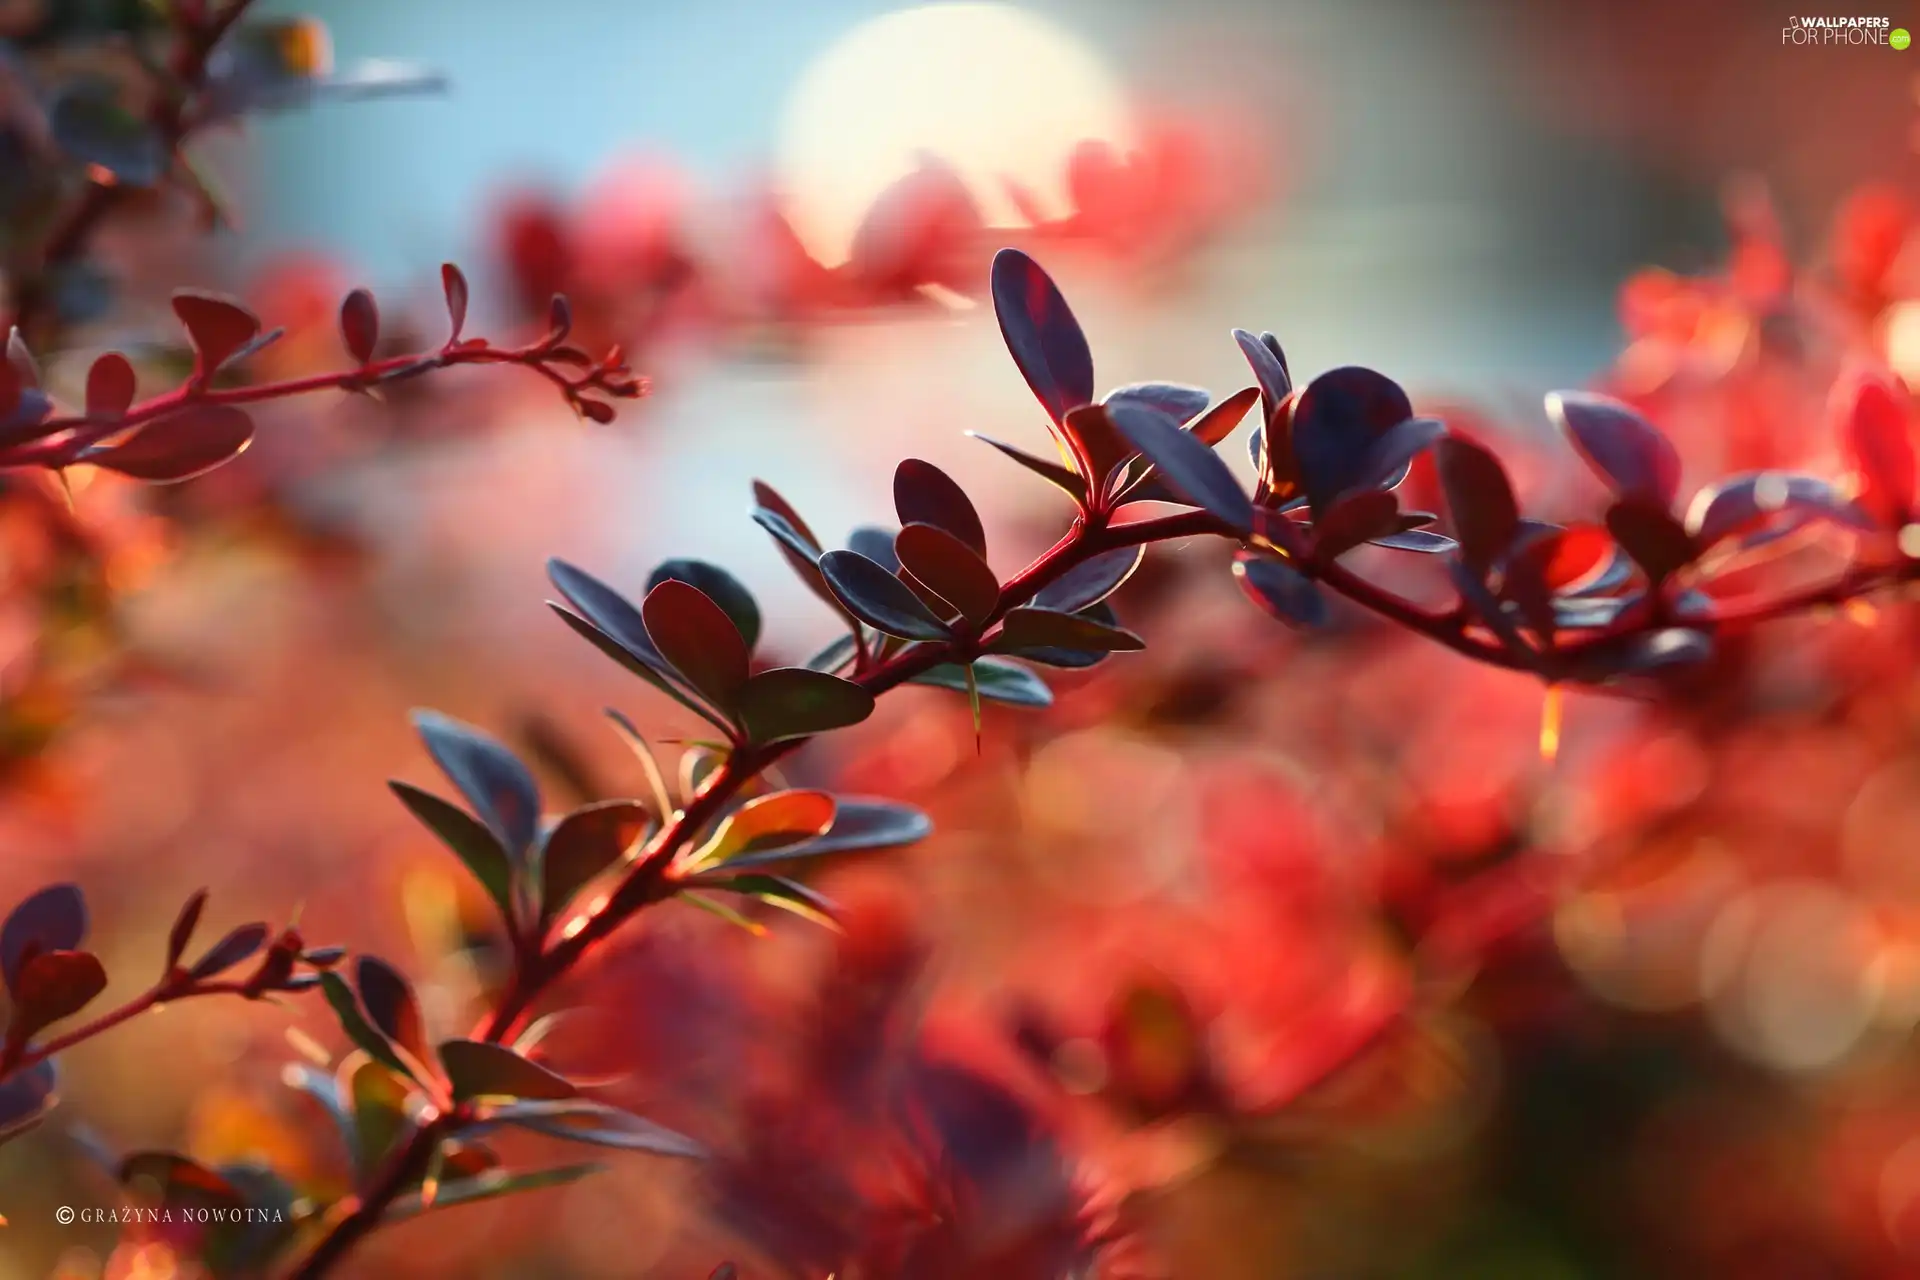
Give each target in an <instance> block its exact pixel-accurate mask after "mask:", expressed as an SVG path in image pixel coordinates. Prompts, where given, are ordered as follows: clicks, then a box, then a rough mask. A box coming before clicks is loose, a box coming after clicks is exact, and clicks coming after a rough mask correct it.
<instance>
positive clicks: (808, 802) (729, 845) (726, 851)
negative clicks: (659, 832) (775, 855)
mask: <svg viewBox="0 0 1920 1280" xmlns="http://www.w3.org/2000/svg"><path fill="white" fill-rule="evenodd" d="M836 807H837V806H836V805H835V802H834V799H833V797H832V796H830V795H828V794H827V793H826V792H824V791H777V792H775V793H774V794H772V795H768V796H759V797H756V798H755V799H752V800H749V801H747V802H746V803H745V804H743V805H741V806H740V807H739V808H738V809H736V810H734V811H733V812H732V813H731V814H729V815H728V816H727V817H726V818H725V819H724V820H722V821H721V823H720V825H719V827H717V828H716V829H715V830H714V833H713V836H712V837H711V838H710V839H709V840H708V841H707V842H706V844H705V845H703V846H702V847H701V848H700V850H699V851H698V852H697V853H696V854H695V855H694V856H693V857H692V858H691V859H690V860H689V861H690V862H691V863H692V865H694V866H707V865H711V864H713V863H718V862H726V861H728V860H730V859H732V858H736V857H742V856H744V855H747V854H752V853H763V852H765V851H766V850H769V849H778V848H782V847H783V846H786V845H791V844H799V843H801V842H803V841H807V840H812V839H814V838H816V837H818V836H821V835H824V834H825V833H826V831H827V829H828V828H829V827H831V826H832V825H833V817H834V813H835V810H836Z"/></svg>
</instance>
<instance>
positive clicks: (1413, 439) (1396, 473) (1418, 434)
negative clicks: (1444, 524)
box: [1358, 418, 1447, 489]
mask: <svg viewBox="0 0 1920 1280" xmlns="http://www.w3.org/2000/svg"><path fill="white" fill-rule="evenodd" d="M1446 435H1447V424H1446V423H1444V422H1442V421H1440V420H1439V419H1438V418H1408V419H1407V420H1406V421H1405V422H1402V423H1401V424H1400V425H1399V426H1397V427H1389V428H1388V429H1387V431H1386V433H1385V434H1384V435H1382V436H1380V437H1379V438H1378V439H1376V440H1375V441H1374V442H1373V447H1372V448H1371V449H1369V450H1368V451H1367V460H1366V464H1365V466H1364V468H1363V474H1364V478H1363V479H1362V480H1361V482H1360V485H1359V486H1358V487H1360V488H1363V489H1397V488H1399V487H1400V486H1401V485H1402V484H1404V483H1405V482H1406V479H1407V476H1408V475H1410V474H1411V473H1412V471H1413V460H1414V459H1415V458H1417V457H1419V456H1420V455H1421V454H1422V453H1424V452H1426V451H1427V450H1428V449H1429V448H1431V447H1433V446H1434V445H1435V444H1437V443H1439V442H1440V441H1441V440H1443V439H1445V438H1446Z"/></svg>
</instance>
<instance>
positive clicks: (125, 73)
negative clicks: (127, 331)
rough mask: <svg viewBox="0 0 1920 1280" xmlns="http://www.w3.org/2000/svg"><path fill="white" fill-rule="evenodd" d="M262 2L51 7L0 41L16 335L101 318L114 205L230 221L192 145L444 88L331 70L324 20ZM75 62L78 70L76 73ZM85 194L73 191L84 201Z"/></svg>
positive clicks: (417, 73) (3, 173)
mask: <svg viewBox="0 0 1920 1280" xmlns="http://www.w3.org/2000/svg"><path fill="white" fill-rule="evenodd" d="M250 7H251V0H160V2H157V3H156V2H153V0H123V2H111V0H110V2H105V3H80V4H59V5H51V6H44V11H43V12H42V14H41V16H40V18H39V20H38V21H37V22H32V23H30V24H29V25H28V26H26V27H25V28H23V29H20V30H18V31H14V32H11V33H10V34H11V35H12V37H13V42H12V43H0V103H4V104H5V107H4V109H3V111H4V113H3V114H0V155H4V156H5V157H6V163H5V164H4V165H0V226H4V227H6V228H8V230H9V231H10V232H17V231H20V230H25V231H26V232H27V234H26V235H24V236H18V235H9V236H8V239H7V241H6V250H7V252H8V255H9V263H8V276H9V278H10V280H11V281H12V283H13V291H14V301H13V307H14V314H13V317H12V322H13V324H14V325H15V326H16V327H19V328H22V329H25V330H27V331H28V332H29V333H33V334H35V335H36V336H44V334H42V333H41V330H42V328H43V324H42V322H43V321H45V320H57V321H58V322H60V323H63V324H69V325H70V324H81V323H85V322H87V321H89V320H93V319H97V318H99V317H100V316H101V315H102V314H104V313H105V311H106V309H107V308H108V307H109V306H110V305H111V302H112V299H113V288H112V282H111V281H110V280H109V279H108V278H107V276H106V275H105V273H104V271H103V269H102V268H101V267H100V266H99V265H98V264H96V263H94V262H93V261H91V260H90V259H89V258H88V256H87V254H86V249H87V247H88V237H89V233H90V232H91V230H92V228H93V226H94V225H95V224H96V223H98V222H99V221H100V220H101V219H102V218H103V217H105V216H106V214H107V213H108V211H109V207H110V206H111V205H113V204H116V203H119V202H121V201H123V200H125V199H127V198H128V197H130V196H132V195H136V194H140V193H150V192H157V191H165V190H178V191H183V192H185V193H187V194H188V195H189V196H190V197H191V198H192V199H193V200H195V201H196V202H197V203H198V205H199V206H200V207H201V208H202V210H203V212H204V213H205V214H206V215H207V221H209V222H214V223H218V222H221V221H226V220H228V215H227V213H226V211H225V209H224V207H223V202H222V197H221V196H220V194H219V191H218V188H217V186H216V184H215V183H214V182H213V181H212V179H211V178H210V177H209V176H208V175H207V174H206V173H205V172H204V171H203V170H202V169H201V168H200V167H199V166H198V165H197V164H196V163H195V161H194V159H193V158H192V156H191V155H190V154H189V152H188V149H187V145H186V144H187V143H188V142H189V140H190V138H191V137H192V136H193V135H194V134H196V133H197V132H199V131H201V130H204V129H206V128H208V127H210V126H217V125H220V124H223V123H228V122H232V121H234V120H236V119H238V118H240V117H242V116H245V115H248V114H250V113H254V112H259V111H264V110H277V109H284V108H288V107H296V106H302V105H307V104H310V103H314V102H317V101H321V100H324V99H328V98H345V97H366V96H371V95H379V94H391V93H417V92H423V91H431V90H435V89H438V88H439V87H440V86H441V80H440V77H439V76H437V75H435V74H434V73H432V72H430V71H427V70H425V69H424V68H420V67H415V66H411V65H407V64H399V63H391V62H369V63H364V64H361V65H358V66H355V67H352V68H348V69H345V70H336V68H335V67H334V62H333V51H332V44H331V40H330V37H329V35H328V32H327V29H326V27H325V26H324V25H323V24H321V23H320V22H319V21H317V20H315V19H313V18H279V19H258V20H253V19H249V17H248V12H247V11H248V10H249V8H250ZM76 68H77V70H76ZM76 189H78V194H77V195H76Z"/></svg>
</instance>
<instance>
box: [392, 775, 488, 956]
mask: <svg viewBox="0 0 1920 1280" xmlns="http://www.w3.org/2000/svg"><path fill="white" fill-rule="evenodd" d="M387 786H388V787H389V788H390V789H391V790H392V791H393V794H394V795H396V796H398V797H400V803H402V804H404V805H406V806H407V809H408V810H409V811H410V812H411V813H412V814H413V816H414V817H416V818H418V819H419V820H420V821H421V823H422V824H424V825H425V826H426V828H427V829H428V830H429V831H432V832H433V834H434V835H435V836H437V837H439V839H440V843H442V844H444V845H446V846H447V848H449V849H451V850H452V851H453V853H454V856H455V857H457V858H459V859H460V861H461V862H463V863H464V864H466V868H467V870H468V871H470V872H472V873H473V878H474V879H475V880H477V881H479V882H480V887H481V888H482V889H485V890H486V891H487V896H488V897H490V898H492V899H493V901H494V903H495V905H497V906H498V907H499V908H500V916H501V918H502V919H503V920H506V921H507V922H508V923H509V924H511V923H512V921H513V862H512V860H511V859H510V858H509V857H508V856H507V850H506V847H505V846H504V845H502V844H501V843H500V838H499V837H498V836H496V835H494V834H493V832H491V831H489V830H488V829H487V827H486V824H484V823H482V822H481V821H480V820H479V819H478V818H475V817H474V816H473V815H472V814H470V813H468V812H467V811H466V810H465V809H462V808H460V807H459V806H458V805H453V804H449V803H447V802H446V801H445V800H442V799H441V798H440V797H439V796H436V795H434V794H433V793H432V792H429V791H422V790H421V789H420V788H418V787H416V786H412V785H410V784H408V783H405V782H389V783H387Z"/></svg>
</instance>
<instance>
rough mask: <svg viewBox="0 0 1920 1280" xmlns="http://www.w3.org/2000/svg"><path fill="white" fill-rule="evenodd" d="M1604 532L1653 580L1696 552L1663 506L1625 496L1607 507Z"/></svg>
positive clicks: (1664, 576) (1665, 575)
mask: <svg viewBox="0 0 1920 1280" xmlns="http://www.w3.org/2000/svg"><path fill="white" fill-rule="evenodd" d="M1607 532H1609V533H1611V534H1612V535H1613V540H1614V541H1615V542H1618V543H1619V544H1620V546H1621V549H1622V550H1624V551H1625V552H1626V553H1627V554H1628V555H1630V556H1632V557H1633V562H1634V563H1635V564H1637V565H1639V566H1640V567H1641V568H1642V569H1643V570H1645V571H1646V574H1647V576H1648V577H1649V578H1651V579H1652V580H1653V581H1654V582H1655V583H1656V584H1658V583H1661V582H1664V581H1666V580H1667V579H1668V578H1670V577H1672V576H1673V575H1674V574H1675V573H1677V572H1678V571H1679V570H1681V569H1683V568H1685V567H1686V566H1687V565H1689V564H1692V563H1693V561H1694V559H1695V557H1696V556H1698V555H1699V549H1698V548H1697V547H1696V546H1695V545H1694V541H1693V538H1692V537H1691V536H1690V535H1689V534H1688V533H1687V530H1686V526H1684V525H1682V524H1681V523H1680V522H1679V521H1678V520H1675V519H1674V518H1673V517H1672V516H1671V515H1669V514H1668V512H1667V509H1666V507H1665V506H1662V505H1655V504H1653V503H1650V502H1641V501H1636V500H1628V501H1622V502H1616V503H1615V504H1614V505H1613V506H1612V507H1610V508H1609V509H1608V511H1607Z"/></svg>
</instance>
